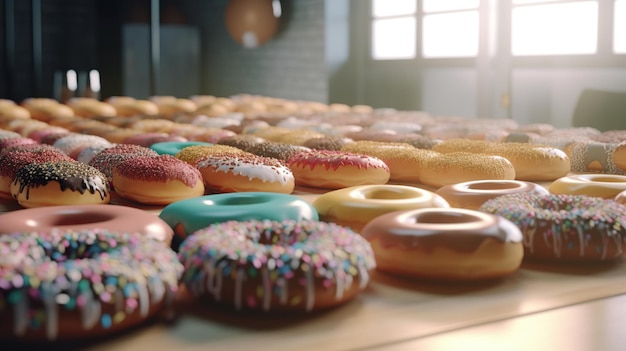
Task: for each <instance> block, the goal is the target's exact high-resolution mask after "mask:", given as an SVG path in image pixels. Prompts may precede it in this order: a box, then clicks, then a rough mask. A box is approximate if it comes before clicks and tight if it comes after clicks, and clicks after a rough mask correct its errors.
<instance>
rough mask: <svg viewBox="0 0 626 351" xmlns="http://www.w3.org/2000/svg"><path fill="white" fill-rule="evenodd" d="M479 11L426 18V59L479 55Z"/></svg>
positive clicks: (424, 44) (424, 28) (424, 40)
mask: <svg viewBox="0 0 626 351" xmlns="http://www.w3.org/2000/svg"><path fill="white" fill-rule="evenodd" d="M478 28H479V26H478V11H463V12H453V13H443V14H433V15H426V16H424V23H423V26H422V29H423V36H422V40H423V46H422V54H423V56H424V57H426V58H443V57H471V56H476V55H478Z"/></svg>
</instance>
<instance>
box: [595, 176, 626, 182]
mask: <svg viewBox="0 0 626 351" xmlns="http://www.w3.org/2000/svg"><path fill="white" fill-rule="evenodd" d="M589 180H590V181H592V182H603V183H624V182H626V179H624V178H617V177H610V176H593V177H589Z"/></svg>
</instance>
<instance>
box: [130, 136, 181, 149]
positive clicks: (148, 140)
mask: <svg viewBox="0 0 626 351" xmlns="http://www.w3.org/2000/svg"><path fill="white" fill-rule="evenodd" d="M166 141H187V138H184V137H181V136H177V135H170V134H168V133H157V132H154V133H139V134H135V135H131V136H128V137H126V138H125V139H124V140H123V141H122V143H123V144H133V145H140V146H145V147H150V145H152V144H156V143H163V142H166Z"/></svg>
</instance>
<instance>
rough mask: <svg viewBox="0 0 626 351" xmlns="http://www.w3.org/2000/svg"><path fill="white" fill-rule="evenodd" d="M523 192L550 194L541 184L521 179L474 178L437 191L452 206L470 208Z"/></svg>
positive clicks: (473, 208)
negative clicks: (495, 198) (503, 196)
mask: <svg viewBox="0 0 626 351" xmlns="http://www.w3.org/2000/svg"><path fill="white" fill-rule="evenodd" d="M521 192H532V193H538V194H548V190H547V189H546V188H544V187H542V186H541V185H539V184H535V183H530V182H524V181H521V180H474V181H469V182H463V183H457V184H450V185H446V186H444V187H441V188H439V189H437V191H435V193H436V194H438V195H440V196H441V197H443V198H444V199H445V200H446V201H448V203H449V204H450V206H452V207H458V208H466V209H468V210H478V209H479V208H480V206H481V205H482V204H483V203H485V201H487V200H489V199H493V198H494V197H498V196H502V195H506V194H513V193H521Z"/></svg>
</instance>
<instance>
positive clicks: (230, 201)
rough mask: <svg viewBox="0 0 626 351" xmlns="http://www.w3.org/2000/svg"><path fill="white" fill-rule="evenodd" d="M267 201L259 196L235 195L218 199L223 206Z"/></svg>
mask: <svg viewBox="0 0 626 351" xmlns="http://www.w3.org/2000/svg"><path fill="white" fill-rule="evenodd" d="M264 202H267V200H266V199H265V198H259V197H254V196H237V197H232V198H226V199H223V200H222V201H220V205H224V206H239V205H256V204H261V203H264Z"/></svg>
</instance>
